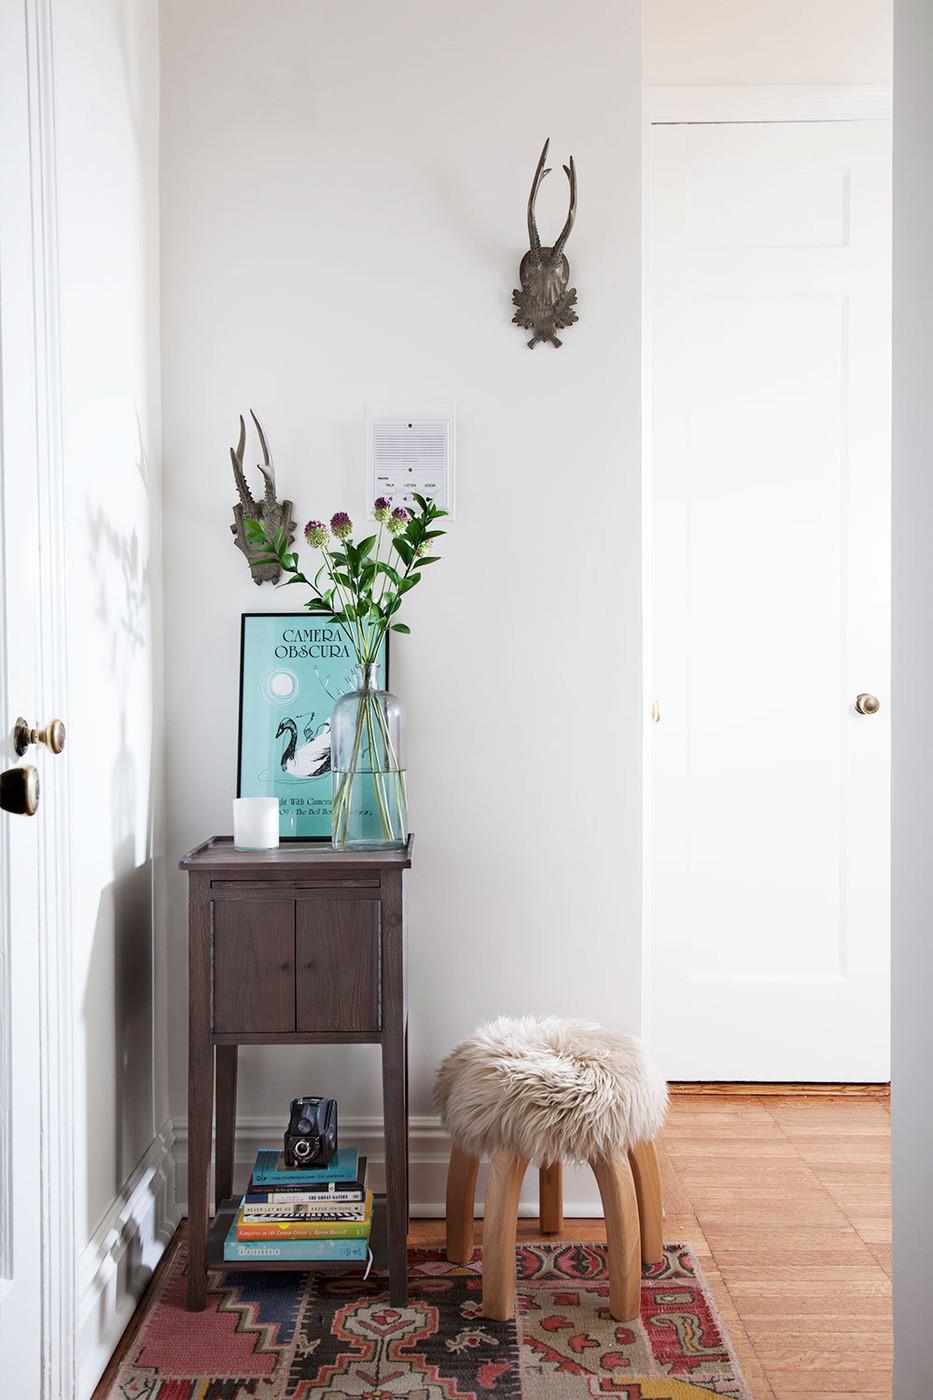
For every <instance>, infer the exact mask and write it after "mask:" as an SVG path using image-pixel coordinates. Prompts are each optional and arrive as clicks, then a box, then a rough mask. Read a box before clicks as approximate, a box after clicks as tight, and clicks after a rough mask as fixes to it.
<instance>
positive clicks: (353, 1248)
mask: <svg viewBox="0 0 933 1400" xmlns="http://www.w3.org/2000/svg"><path fill="white" fill-rule="evenodd" d="M368 1258H369V1241H368V1240H238V1239H237V1237H236V1219H234V1221H233V1224H232V1225H231V1226H230V1229H229V1230H228V1231H227V1238H226V1239H225V1240H224V1260H225V1262H226V1263H228V1264H236V1263H237V1262H239V1263H241V1264H243V1263H254V1264H255V1263H258V1262H259V1261H261V1260H263V1259H268V1260H269V1261H270V1262H273V1263H274V1262H275V1260H277V1259H286V1260H288V1259H294V1260H296V1261H298V1260H301V1261H303V1262H304V1261H307V1262H308V1263H309V1264H315V1263H317V1264H324V1263H338V1264H340V1263H347V1264H365V1263H366V1260H367V1259H368Z"/></svg>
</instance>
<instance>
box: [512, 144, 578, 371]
mask: <svg viewBox="0 0 933 1400" xmlns="http://www.w3.org/2000/svg"><path fill="white" fill-rule="evenodd" d="M550 144H551V138H550V137H548V139H547V140H546V141H545V143H544V147H543V149H542V151H541V156H540V158H539V160H538V165H537V169H536V170H535V174H534V179H533V180H532V182H531V193H530V195H529V196H528V245H529V246H528V252H527V253H526V254H525V256H524V257H523V258H522V261H521V265H520V267H519V269H518V277H519V281H520V282H521V284H522V285H521V288H520V289H518V288H516V290H515V291H514V292H513V293H512V301H513V302H514V304H515V306H517V307H518V310H517V311H516V312H515V315H514V316H513V317H512V320H513V322H514V324H515V325H516V326H524V327H525V328H526V329H527V330H531V331H534V335H533V336H532V337H531V339H530V340H529V342H528V347H529V349H531V350H533V349H534V347H535V346H536V345H537V343H538V341H539V340H542V341H543V340H548V341H550V343H551V344H552V345H553V346H555V347H556V348H559V347H560V345H561V344H562V342H561V341H560V340H559V339H558V337H557V334H556V332H557V331H558V330H563V329H564V327H565V326H570V325H573V323H574V321H576V320H577V313H576V312H575V311H574V310H573V307H574V305H575V303H576V300H577V293H576V290H575V289H574V288H573V287H570V286H569V285H568V284H569V282H570V263H569V262H568V261H567V258H566V255H565V253H564V245H565V244H566V242H567V239H568V238H569V237H570V231H571V229H572V228H573V221H574V219H575V217H576V212H577V172H576V167H575V166H574V163H573V156H571V157H570V164H569V165H565V166H564V174H565V175H566V176H567V179H568V181H569V183H570V208H569V210H568V213H567V219H566V222H565V223H564V227H563V228H562V229H561V231H560V235H559V237H558V239H557V242H556V243H555V244H554V246H553V247H551V248H543V247H542V246H541V235H540V234H539V233H538V224H537V221H536V219H535V201H536V200H537V198H538V190H539V189H540V188H541V181H542V180H543V179H544V177H545V175H550V173H551V172H550V169H549V168H548V167H546V166H545V164H544V162H545V161H546V160H547V153H548V147H549V146H550Z"/></svg>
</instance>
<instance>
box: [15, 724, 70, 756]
mask: <svg viewBox="0 0 933 1400" xmlns="http://www.w3.org/2000/svg"><path fill="white" fill-rule="evenodd" d="M30 744H45V747H46V748H47V749H48V750H49V751H50V752H51V753H61V751H62V749H63V748H64V747H65V726H64V725H63V724H62V722H61V720H60V719H50V720H49V722H48V724H47V725H46V726H45V728H44V729H33V728H31V726H30V725H28V724H27V723H26V721H25V720H24V719H23V717H22V715H20V717H19V719H18V720H17V721H16V723H15V724H14V726H13V746H14V748H15V749H16V752H17V753H18V754H19V756H20V758H22V756H23V754H24V753H25V752H26V750H27V749H28V748H29V745H30Z"/></svg>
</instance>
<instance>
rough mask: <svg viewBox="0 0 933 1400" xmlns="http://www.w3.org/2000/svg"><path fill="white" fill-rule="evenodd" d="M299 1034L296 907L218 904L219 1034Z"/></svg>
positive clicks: (216, 1028) (280, 902) (264, 903)
mask: <svg viewBox="0 0 933 1400" xmlns="http://www.w3.org/2000/svg"><path fill="white" fill-rule="evenodd" d="M294 1029H295V906H294V904H293V903H292V901H291V900H275V899H269V900H261V899H218V900H215V902H214V1031H215V1032H216V1033H218V1034H222V1033H225V1032H226V1033H233V1034H246V1033H249V1032H254V1033H255V1032H262V1031H294Z"/></svg>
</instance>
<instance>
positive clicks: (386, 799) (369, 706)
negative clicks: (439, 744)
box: [331, 662, 408, 851]
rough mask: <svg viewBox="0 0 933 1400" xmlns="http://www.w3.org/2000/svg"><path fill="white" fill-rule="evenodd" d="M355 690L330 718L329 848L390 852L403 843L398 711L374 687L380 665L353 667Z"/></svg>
mask: <svg viewBox="0 0 933 1400" xmlns="http://www.w3.org/2000/svg"><path fill="white" fill-rule="evenodd" d="M356 678H357V686H356V689H355V690H351V691H350V692H349V693H348V694H346V695H342V696H341V697H340V699H339V700H338V701H337V703H336V705H335V706H334V710H333V714H332V715H331V767H332V771H333V801H332V805H331V832H332V839H333V844H334V846H335V847H336V848H337V849H338V850H341V851H346V850H394V849H397V848H398V847H401V846H404V845H405V842H406V840H407V839H408V795H407V788H406V773H405V753H404V732H403V715H402V707H401V705H400V704H399V702H398V700H397V699H396V697H395V696H394V695H392V694H391V693H390V692H389V691H388V690H380V689H379V666H378V663H375V662H367V663H366V664H364V665H360V666H358V667H357V668H356Z"/></svg>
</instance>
